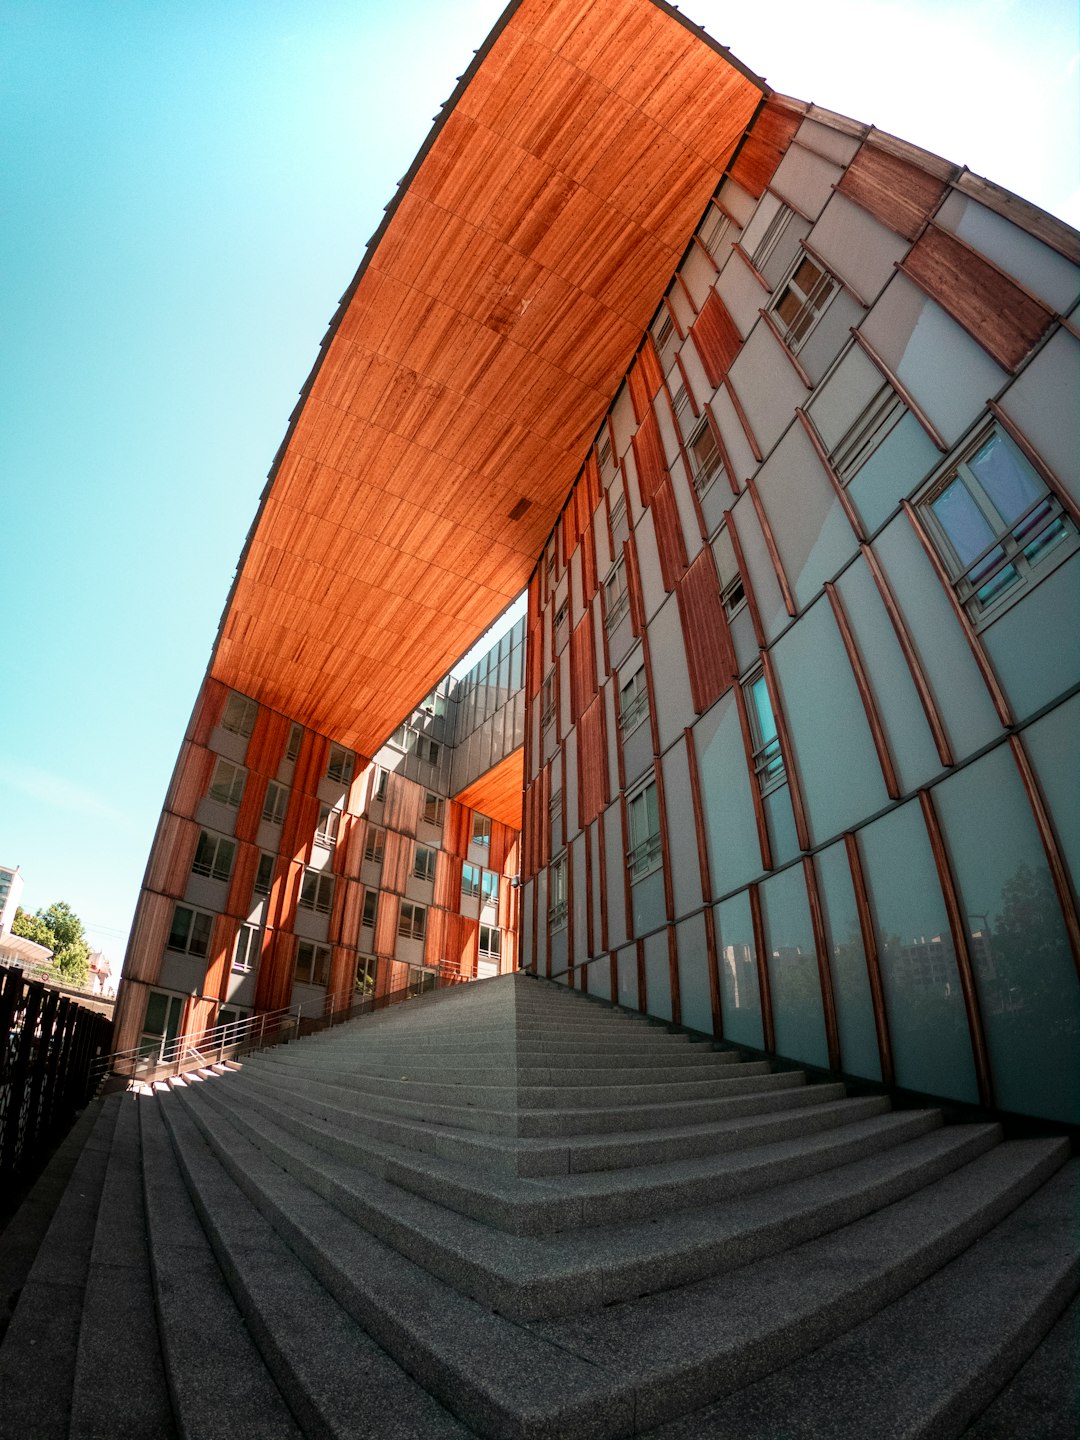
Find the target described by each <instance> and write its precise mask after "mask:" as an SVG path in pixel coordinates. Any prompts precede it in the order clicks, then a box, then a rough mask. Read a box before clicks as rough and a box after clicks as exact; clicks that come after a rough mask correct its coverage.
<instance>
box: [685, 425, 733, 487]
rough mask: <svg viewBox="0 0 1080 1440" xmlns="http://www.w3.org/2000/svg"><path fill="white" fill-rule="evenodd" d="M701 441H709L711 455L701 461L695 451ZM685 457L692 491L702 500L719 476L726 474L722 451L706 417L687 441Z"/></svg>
mask: <svg viewBox="0 0 1080 1440" xmlns="http://www.w3.org/2000/svg"><path fill="white" fill-rule="evenodd" d="M702 440H708V441H709V445H710V448H711V451H712V454H711V456H709V458H708V459H702V457H701V456H700V455H699V453H698V450H697V446H698V444H699V442H700V441H702ZM686 457H687V459H688V460H689V461H690V478H691V480H692V481H693V485H694V489H695V490H696V491H697V496H698V499H699V500H703V499H704V498H705V496H706V495H707V494H708V492H709V491H710V490H711V489H712V487H713V486H714V485H715V484H716V482H717V481H718V480H719V479H720V478H721V476H723V475H726V474H727V466H726V465H725V464H724V455H723V451H722V450H721V449H720V446H719V445H718V444H717V441H716V436H715V435H714V434H713V428H712V426H711V425H710V424H709V421H708V418H707V417H706V418H704V419H702V421H701V424H700V425H697V426H696V427H695V428H694V430H693V432H692V433H691V435H690V438H689V440H687V442H686Z"/></svg>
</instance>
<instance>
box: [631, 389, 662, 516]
mask: <svg viewBox="0 0 1080 1440" xmlns="http://www.w3.org/2000/svg"><path fill="white" fill-rule="evenodd" d="M631 445H632V447H633V451H634V463H635V464H636V466H637V477H638V491H639V493H640V495H641V503H642V505H650V504H651V503H652V498H653V495H654V494H655V493H656V490H657V488H658V487H659V486H660V485H662V484H663V483H664V481H665V479H666V478H667V457H666V456H665V454H664V446H663V443H662V442H661V439H660V425H659V422H658V421H657V419H656V412H655V411H654V410H653V408H652V406H651V405H650V406H649V407H648V409H647V410H646V412H645V414H644V416H643V417H642V420H641V423H640V424H639V426H638V429H637V431H636V432H635V434H634V437H633V439H632V441H631Z"/></svg>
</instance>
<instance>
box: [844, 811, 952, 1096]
mask: <svg viewBox="0 0 1080 1440" xmlns="http://www.w3.org/2000/svg"><path fill="white" fill-rule="evenodd" d="M859 848H860V850H861V851H862V859H863V869H864V871H865V874H866V886H867V889H868V891H869V893H870V905H871V908H872V910H873V913H874V923H875V927H876V931H877V942H878V958H879V961H880V964H881V978H882V983H883V985H884V989H885V1008H886V1010H887V1012H888V1017H889V1031H890V1034H891V1036H892V1045H893V1057H894V1060H895V1062H896V1082H897V1084H898V1085H902V1086H905V1087H907V1088H908V1089H911V1090H926V1091H929V1093H930V1094H932V1095H947V1096H951V1097H952V1098H954V1099H956V1100H967V1101H970V1102H972V1103H976V1102H977V1101H978V1098H979V1095H978V1089H977V1087H976V1083H975V1067H974V1063H973V1061H972V1058H971V1039H970V1035H969V1033H968V1026H967V1012H966V1010H965V1008H964V997H963V993H962V992H961V989H960V976H959V973H958V972H957V968H956V956H955V954H954V952H953V944H952V937H951V936H950V934H949V924H948V918H947V916H946V914H945V902H944V900H943V899H942V897H941V887H940V886H939V884H938V878H937V871H936V869H935V867H934V860H933V855H932V854H931V851H930V841H929V839H928V837H927V833H926V826H925V824H924V823H923V818H922V814H921V812H920V810H919V806H918V803H917V802H916V801H911V802H909V803H908V804H907V805H903V806H901V807H900V809H898V810H893V811H891V812H890V813H889V814H888V815H886V816H884V817H883V818H882V819H881V820H877V821H875V823H874V824H873V825H868V826H867V827H866V829H865V830H861V831H860V832H859Z"/></svg>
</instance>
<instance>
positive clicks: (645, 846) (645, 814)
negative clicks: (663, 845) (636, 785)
mask: <svg viewBox="0 0 1080 1440" xmlns="http://www.w3.org/2000/svg"><path fill="white" fill-rule="evenodd" d="M626 811H627V818H628V820H629V826H630V854H629V856H628V857H627V863H628V864H629V866H630V878H631V879H632V880H637V879H640V878H641V876H643V875H648V874H649V873H650V872H651V871H653V870H655V869H656V867H657V866H658V865H659V863H660V811H659V808H658V807H657V803H656V781H655V780H650V781H649V782H648V783H647V784H646V785H643V786H642V787H641V789H640V790H638V791H636V792H635V794H633V795H631V796H630V797H629V798H628V799H627V802H626Z"/></svg>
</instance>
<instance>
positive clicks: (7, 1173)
mask: <svg viewBox="0 0 1080 1440" xmlns="http://www.w3.org/2000/svg"><path fill="white" fill-rule="evenodd" d="M112 1032H113V1027H112V1021H111V1020H109V1019H108V1018H107V1017H106V1016H104V1015H101V1014H99V1013H98V1012H97V1011H94V1010H90V1009H88V1008H87V1007H86V1006H85V1005H80V1004H79V1003H78V1001H77V1000H72V999H69V998H68V997H67V996H66V995H61V994H60V993H59V992H58V991H57V990H54V989H52V988H51V987H49V986H47V985H45V984H43V983H42V982H41V981H40V980H27V979H26V978H25V977H24V975H23V973H22V971H21V970H19V969H16V968H14V967H12V968H8V967H2V968H0V1179H2V1180H4V1181H8V1180H10V1179H12V1178H14V1177H16V1176H25V1175H27V1174H29V1173H30V1172H31V1171H32V1170H33V1169H34V1168H35V1166H36V1164H37V1162H38V1161H39V1160H40V1158H41V1157H42V1155H43V1154H44V1152H45V1151H46V1150H47V1148H48V1146H49V1145H50V1144H51V1143H52V1142H53V1141H55V1140H57V1139H59V1137H60V1136H61V1135H63V1133H64V1132H65V1130H66V1129H67V1127H68V1126H69V1125H70V1123H71V1121H72V1119H73V1118H74V1115H75V1113H76V1111H78V1110H81V1109H82V1107H83V1106H84V1105H86V1104H87V1102H88V1101H89V1100H90V1099H91V1097H92V1095H93V1092H94V1088H95V1085H96V1083H97V1082H96V1078H95V1076H94V1064H95V1061H97V1060H98V1059H99V1057H100V1056H102V1055H104V1054H105V1053H106V1052H107V1051H108V1048H109V1042H110V1041H111V1039H112Z"/></svg>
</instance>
